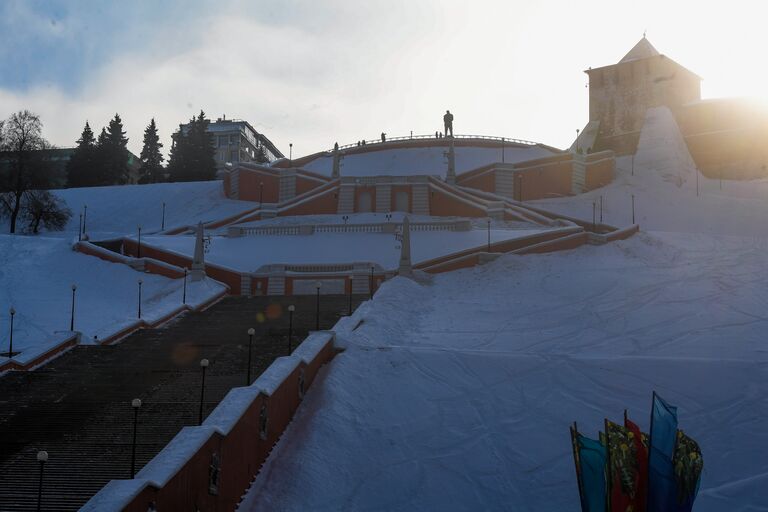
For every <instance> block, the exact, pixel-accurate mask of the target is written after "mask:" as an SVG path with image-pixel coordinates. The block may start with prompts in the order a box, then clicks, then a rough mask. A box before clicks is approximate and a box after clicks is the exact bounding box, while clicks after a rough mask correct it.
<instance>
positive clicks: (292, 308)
mask: <svg viewBox="0 0 768 512" xmlns="http://www.w3.org/2000/svg"><path fill="white" fill-rule="evenodd" d="M294 311H296V306H294V305H293V304H291V305H290V306H288V355H291V340H292V339H293V312H294Z"/></svg>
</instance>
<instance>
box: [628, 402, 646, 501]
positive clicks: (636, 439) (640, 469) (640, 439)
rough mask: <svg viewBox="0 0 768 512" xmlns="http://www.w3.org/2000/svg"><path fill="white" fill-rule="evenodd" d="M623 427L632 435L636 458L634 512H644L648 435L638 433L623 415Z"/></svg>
mask: <svg viewBox="0 0 768 512" xmlns="http://www.w3.org/2000/svg"><path fill="white" fill-rule="evenodd" d="M624 426H625V427H626V428H627V430H628V431H629V433H630V434H632V437H631V439H632V443H633V444H634V445H635V453H636V457H637V474H636V476H635V478H636V479H635V489H636V490H635V496H636V498H635V509H634V510H635V512H646V510H647V506H646V500H647V495H648V435H647V434H644V433H643V432H640V427H638V426H637V425H636V424H635V423H633V422H632V421H629V419H627V414H626V412H625V413H624Z"/></svg>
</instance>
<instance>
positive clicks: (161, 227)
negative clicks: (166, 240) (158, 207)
mask: <svg viewBox="0 0 768 512" xmlns="http://www.w3.org/2000/svg"><path fill="white" fill-rule="evenodd" d="M160 229H161V230H163V231H165V201H163V220H162V222H161V223H160Z"/></svg>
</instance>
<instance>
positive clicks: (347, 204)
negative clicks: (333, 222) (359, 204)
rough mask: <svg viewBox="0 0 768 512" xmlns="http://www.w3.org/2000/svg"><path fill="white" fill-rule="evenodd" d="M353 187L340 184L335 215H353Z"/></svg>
mask: <svg viewBox="0 0 768 512" xmlns="http://www.w3.org/2000/svg"><path fill="white" fill-rule="evenodd" d="M354 211H355V186H354V185H347V184H342V185H341V186H340V187H339V206H338V210H337V213H342V214H343V213H354Z"/></svg>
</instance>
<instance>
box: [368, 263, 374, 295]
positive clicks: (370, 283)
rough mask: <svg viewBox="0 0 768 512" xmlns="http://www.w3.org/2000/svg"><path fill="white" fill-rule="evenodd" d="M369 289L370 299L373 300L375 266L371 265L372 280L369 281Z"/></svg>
mask: <svg viewBox="0 0 768 512" xmlns="http://www.w3.org/2000/svg"><path fill="white" fill-rule="evenodd" d="M368 288H369V289H370V298H371V299H372V298H373V265H371V278H370V279H369V283H368Z"/></svg>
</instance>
